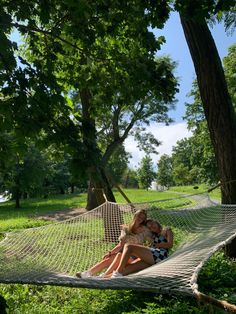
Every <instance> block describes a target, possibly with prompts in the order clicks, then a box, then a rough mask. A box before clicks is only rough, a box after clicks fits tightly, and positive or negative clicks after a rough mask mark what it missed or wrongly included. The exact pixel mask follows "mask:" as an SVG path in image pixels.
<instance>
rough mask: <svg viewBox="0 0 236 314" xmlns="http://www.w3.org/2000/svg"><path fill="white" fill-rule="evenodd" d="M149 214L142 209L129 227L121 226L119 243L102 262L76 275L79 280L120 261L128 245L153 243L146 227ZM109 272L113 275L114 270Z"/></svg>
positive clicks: (110, 269) (111, 269)
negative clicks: (123, 250)
mask: <svg viewBox="0 0 236 314" xmlns="http://www.w3.org/2000/svg"><path fill="white" fill-rule="evenodd" d="M146 221H147V214H146V211H145V210H143V209H141V210H138V211H137V212H136V213H135V214H134V217H133V220H132V221H131V223H130V224H129V225H122V226H121V235H120V237H119V241H120V242H119V243H118V244H117V246H115V247H114V248H113V249H112V250H111V251H109V252H108V253H107V254H105V255H104V256H103V258H102V260H101V261H100V262H98V263H97V264H96V265H94V266H93V267H91V268H90V269H88V270H87V271H84V272H78V273H76V277H78V278H89V277H92V276H94V275H95V274H97V273H99V272H101V271H102V270H104V269H106V268H108V267H109V266H110V265H112V263H113V261H114V259H115V258H116V261H117V262H118V261H119V257H121V252H122V249H123V247H124V245H125V244H126V243H134V244H144V243H145V241H149V242H150V241H151V237H152V233H151V232H150V230H149V229H148V228H147V226H146ZM108 269H109V272H108V273H110V272H111V273H112V271H113V270H114V269H113V268H108Z"/></svg>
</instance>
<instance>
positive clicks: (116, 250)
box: [103, 241, 124, 259]
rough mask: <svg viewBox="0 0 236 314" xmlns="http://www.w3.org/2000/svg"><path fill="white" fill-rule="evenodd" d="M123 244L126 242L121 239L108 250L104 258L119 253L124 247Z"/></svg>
mask: <svg viewBox="0 0 236 314" xmlns="http://www.w3.org/2000/svg"><path fill="white" fill-rule="evenodd" d="M123 246H124V243H123V242H122V241H120V242H119V243H118V244H117V245H116V246H115V247H114V248H113V249H112V250H111V251H109V252H107V253H106V254H105V255H104V256H103V259H104V258H107V257H109V256H111V255H114V254H117V253H118V252H119V251H120V250H121V249H122V247H123Z"/></svg>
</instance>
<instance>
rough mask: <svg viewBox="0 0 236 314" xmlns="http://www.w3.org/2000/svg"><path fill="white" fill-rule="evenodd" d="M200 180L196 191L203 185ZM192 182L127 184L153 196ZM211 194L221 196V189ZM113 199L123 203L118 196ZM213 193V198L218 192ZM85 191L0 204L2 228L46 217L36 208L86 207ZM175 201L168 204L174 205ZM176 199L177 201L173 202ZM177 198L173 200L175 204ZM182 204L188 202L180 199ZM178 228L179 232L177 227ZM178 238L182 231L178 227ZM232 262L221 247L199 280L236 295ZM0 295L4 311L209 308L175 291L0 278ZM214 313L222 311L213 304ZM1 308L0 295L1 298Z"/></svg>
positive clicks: (47, 313)
mask: <svg viewBox="0 0 236 314" xmlns="http://www.w3.org/2000/svg"><path fill="white" fill-rule="evenodd" d="M204 188H205V187H204V186H201V187H199V189H198V190H197V192H199V191H204ZM191 191H192V192H193V193H192V194H194V193H195V192H196V190H194V189H193V188H192V187H174V188H171V190H170V191H168V192H157V191H144V190H125V193H126V194H127V196H128V197H129V198H130V199H131V201H133V202H143V201H147V200H150V201H153V200H158V199H164V198H173V197H176V193H175V192H178V193H189V194H190V193H191ZM214 193H215V196H216V197H217V198H219V197H220V194H219V191H215V192H214ZM115 195H116V196H117V201H118V202H121V203H124V202H125V201H124V200H123V199H122V196H120V195H118V192H117V191H115ZM216 197H214V198H216ZM85 203H86V195H85V194H80V195H60V196H54V197H50V199H46V200H39V199H37V200H36V199H35V200H25V201H23V202H22V208H21V209H20V210H15V209H14V203H12V202H7V203H4V204H0V219H1V220H0V231H7V230H8V231H9V230H11V229H21V228H28V227H30V226H35V225H37V224H39V225H40V224H45V223H46V222H45V221H40V220H39V219H36V218H33V217H32V216H35V215H37V214H43V213H47V212H52V211H58V210H64V209H66V208H75V207H84V206H85ZM173 205H174V203H172V204H171V205H170V207H171V206H173ZM175 205H176V203H175ZM178 205H180V204H177V205H176V206H178ZM184 206H186V204H184ZM175 234H177V232H175ZM178 235H179V238H180V240H179V239H177V240H178V241H181V238H182V237H183V236H184V235H182V234H181V232H180V233H178ZM235 282H236V266H235V262H232V260H229V259H228V258H227V257H225V256H224V254H223V252H219V253H216V254H215V256H214V257H213V258H211V259H210V260H209V262H208V263H207V265H206V267H204V268H203V270H202V271H201V273H200V277H199V285H200V290H201V289H202V291H203V292H205V293H207V294H209V292H210V294H211V295H212V296H216V297H218V298H222V299H226V300H228V301H229V302H236V301H235V294H234V293H235V292H234V289H235ZM0 295H2V296H3V297H4V298H5V299H6V300H7V305H8V307H9V309H8V312H7V313H9V314H10V313H11V314H42V313H43V314H54V313H55V314H56V313H57V314H64V313H65V314H67V313H68V314H78V313H80V314H83V313H88V314H109V313H115V314H124V313H125V314H178V313H187V314H188V313H189V314H190V313H192V314H193V313H195V314H207V313H209V312H210V309H209V308H206V307H204V306H201V305H199V304H198V303H197V302H196V301H195V300H194V299H191V298H186V297H182V296H180V295H178V296H171V297H170V296H169V295H167V296H165V295H156V294H152V293H150V292H137V291H129V290H122V291H112V290H93V289H77V288H65V287H52V286H34V285H19V284H8V285H7V284H0ZM211 312H212V313H221V311H218V310H216V309H212V310H211ZM0 313H3V311H1V299H0Z"/></svg>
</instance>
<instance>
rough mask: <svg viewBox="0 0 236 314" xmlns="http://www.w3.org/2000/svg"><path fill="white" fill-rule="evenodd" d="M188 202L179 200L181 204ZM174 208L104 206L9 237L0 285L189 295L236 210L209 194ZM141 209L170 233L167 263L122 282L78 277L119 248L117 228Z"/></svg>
mask: <svg viewBox="0 0 236 314" xmlns="http://www.w3.org/2000/svg"><path fill="white" fill-rule="evenodd" d="M183 200H184V201H183ZM187 202H188V199H187V198H186V199H184V198H182V204H183V203H184V204H185V206H186V205H187ZM172 203H173V202H171V201H168V200H166V201H159V202H152V203H142V204H133V206H131V205H121V204H115V203H110V202H106V203H104V204H103V205H101V206H99V207H98V208H96V209H94V210H92V211H90V212H87V213H85V214H82V215H79V216H77V217H75V218H73V219H70V220H66V221H63V222H58V223H52V224H50V225H47V226H44V227H38V228H31V229H25V230H23V231H19V232H11V233H8V234H7V235H6V238H5V239H4V240H3V241H2V242H0V282H2V283H23V284H40V285H41V284H50V285H60V286H72V287H87V288H99V289H139V290H150V291H154V292H161V293H165V292H166V293H169V292H170V293H181V294H193V292H194V291H195V290H196V289H197V276H198V273H199V271H200V269H201V267H202V266H203V264H204V262H205V261H206V260H207V259H208V258H209V257H210V256H211V255H212V254H213V253H214V252H215V251H217V250H218V249H220V248H221V247H223V246H224V245H225V244H226V243H229V242H230V241H231V240H232V239H233V238H234V237H235V236H236V210H235V207H234V206H232V205H231V206H230V205H228V206H226V205H225V206H224V205H217V204H215V203H213V202H211V201H210V199H209V198H208V197H207V195H205V198H203V197H202V195H201V202H199V206H195V207H192V208H185V209H177V208H174V209H173V208H172V207H171V206H172V205H171V204H172ZM141 208H143V209H146V210H147V214H148V218H151V219H156V220H159V221H160V223H161V224H163V225H164V226H170V227H171V228H172V230H173V232H174V247H173V249H172V251H171V252H170V256H169V258H168V259H166V260H165V261H163V262H160V263H158V264H156V265H154V266H151V267H149V268H147V269H145V270H143V271H140V272H138V273H136V274H132V275H129V276H126V277H123V278H113V279H93V278H92V279H90V278H88V279H79V278H76V277H75V273H76V272H78V271H83V270H86V269H88V268H89V267H91V266H92V265H94V264H95V263H96V262H97V261H99V260H100V259H101V257H102V256H103V255H104V254H105V253H106V252H107V251H109V250H110V249H111V248H112V247H114V246H115V245H116V244H117V242H118V237H119V234H120V225H121V224H123V223H128V222H130V221H131V220H132V217H133V213H134V212H135V211H136V210H138V209H141Z"/></svg>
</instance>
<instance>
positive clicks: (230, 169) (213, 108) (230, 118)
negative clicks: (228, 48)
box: [180, 15, 236, 257]
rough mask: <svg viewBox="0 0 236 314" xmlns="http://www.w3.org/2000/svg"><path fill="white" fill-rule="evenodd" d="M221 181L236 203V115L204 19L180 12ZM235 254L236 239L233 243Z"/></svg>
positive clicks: (224, 198) (224, 199) (224, 200)
mask: <svg viewBox="0 0 236 314" xmlns="http://www.w3.org/2000/svg"><path fill="white" fill-rule="evenodd" d="M180 18H181V23H182V27H183V30H184V34H185V37H186V41H187V44H188V47H189V50H190V53H191V56H192V60H193V63H194V67H195V71H196V75H197V81H198V86H199V90H200V95H201V100H202V103H203V107H204V112H205V116H206V119H207V123H208V128H209V131H210V136H211V141H212V144H213V147H214V151H215V156H216V161H217V165H218V169H219V173H220V178H221V182H222V186H221V190H222V203H225V204H236V181H235V180H236V119H235V112H234V109H233V105H232V101H231V99H230V96H229V93H228V89H227V84H226V80H225V75H224V71H223V67H222V64H221V60H220V57H219V55H218V51H217V48H216V46H215V42H214V39H213V37H212V35H211V33H210V31H209V29H208V26H207V24H206V22H205V20H203V21H201V22H199V21H194V20H192V19H188V18H186V17H185V16H182V15H180ZM229 251H230V255H231V256H235V257H236V240H234V241H233V243H232V244H231V245H230V249H228V252H229Z"/></svg>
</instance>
